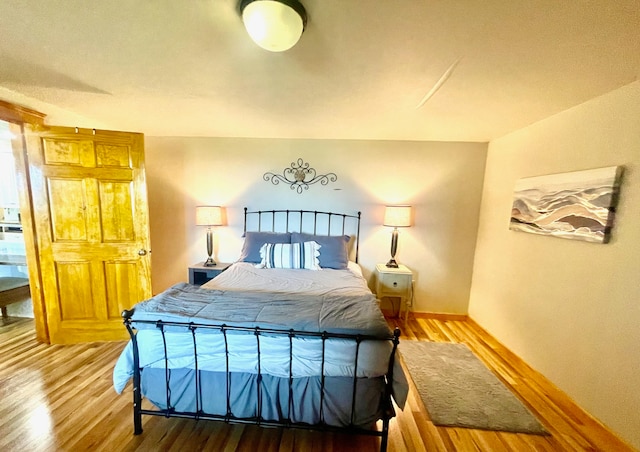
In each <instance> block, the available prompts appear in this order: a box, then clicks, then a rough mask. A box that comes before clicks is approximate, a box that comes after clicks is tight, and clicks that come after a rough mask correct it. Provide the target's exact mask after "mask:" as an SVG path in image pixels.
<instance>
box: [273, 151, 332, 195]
mask: <svg viewBox="0 0 640 452" xmlns="http://www.w3.org/2000/svg"><path fill="white" fill-rule="evenodd" d="M262 177H263V179H264V180H265V181H267V182H269V181H271V183H272V184H273V185H278V184H279V183H280V182H283V183H285V184H289V187H290V188H291V190H296V191H297V192H298V194H300V193H302V191H303V190H309V186H310V185H313V184H317V183H318V182H320V185H327V184H328V183H329V182H335V181H337V180H338V176H336V175H335V174H334V173H327V174H321V175H317V174H316V170H315V169H314V168H310V167H309V164H308V163H305V162H304V161H303V160H302V159H298V160H297V161H295V162H291V166H290V167H288V168H285V169H284V170H283V171H282V175H280V174H274V173H264V176H262Z"/></svg>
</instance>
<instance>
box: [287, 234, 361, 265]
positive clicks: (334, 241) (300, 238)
mask: <svg viewBox="0 0 640 452" xmlns="http://www.w3.org/2000/svg"><path fill="white" fill-rule="evenodd" d="M307 241H314V242H316V243H318V244H319V245H320V246H321V247H322V249H321V250H320V258H319V259H320V267H322V268H334V269H337V270H344V269H345V268H347V266H348V264H349V236H348V235H335V236H334V235H332V236H329V235H314V234H302V233H298V232H292V233H291V243H299V242H307Z"/></svg>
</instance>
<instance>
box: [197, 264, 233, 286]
mask: <svg viewBox="0 0 640 452" xmlns="http://www.w3.org/2000/svg"><path fill="white" fill-rule="evenodd" d="M229 265H231V264H223V263H221V262H218V264H217V265H215V266H213V267H205V266H204V262H198V263H197V264H193V265H192V266H190V267H189V284H194V285H196V286H201V285H203V284H204V283H206V282H207V281H211V280H212V279H213V278H215V277H216V276H218V275H219V274H220V273H222V272H223V271H225V270H226V269H227V267H229Z"/></svg>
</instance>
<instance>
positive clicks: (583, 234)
mask: <svg viewBox="0 0 640 452" xmlns="http://www.w3.org/2000/svg"><path fill="white" fill-rule="evenodd" d="M621 175H622V167H621V166H610V167H607V168H598V169H592V170H586V171H575V172H571V173H561V174H550V175H547V176H537V177H527V178H523V179H520V180H518V181H517V182H516V187H515V192H514V197H513V206H512V208H511V222H510V226H509V229H512V230H514V231H524V232H531V233H534V234H542V235H551V236H554V237H561V238H566V239H574V240H585V241H587V242H595V243H607V242H608V241H609V239H610V234H611V228H612V227H613V217H614V213H615V207H616V203H617V200H618V192H619V186H620V177H621Z"/></svg>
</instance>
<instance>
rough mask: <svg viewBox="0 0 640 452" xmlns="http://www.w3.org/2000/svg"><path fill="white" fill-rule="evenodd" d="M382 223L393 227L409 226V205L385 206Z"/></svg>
mask: <svg viewBox="0 0 640 452" xmlns="http://www.w3.org/2000/svg"><path fill="white" fill-rule="evenodd" d="M383 225H384V226H392V227H394V228H403V227H409V226H411V206H386V207H385V211H384V222H383Z"/></svg>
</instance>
